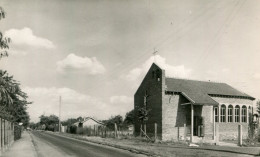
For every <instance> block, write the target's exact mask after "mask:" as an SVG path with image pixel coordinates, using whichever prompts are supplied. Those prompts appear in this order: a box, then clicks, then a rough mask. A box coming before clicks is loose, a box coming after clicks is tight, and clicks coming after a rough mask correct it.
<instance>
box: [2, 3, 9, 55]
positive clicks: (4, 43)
mask: <svg viewBox="0 0 260 157" xmlns="http://www.w3.org/2000/svg"><path fill="white" fill-rule="evenodd" d="M5 14H6V13H5V11H4V9H3V8H2V7H1V6H0V20H1V19H2V18H5ZM10 42H11V39H10V38H7V37H4V36H3V33H2V32H1V31H0V48H1V50H0V59H1V58H2V57H4V56H8V52H7V51H6V49H9V46H8V44H9V43H10Z"/></svg>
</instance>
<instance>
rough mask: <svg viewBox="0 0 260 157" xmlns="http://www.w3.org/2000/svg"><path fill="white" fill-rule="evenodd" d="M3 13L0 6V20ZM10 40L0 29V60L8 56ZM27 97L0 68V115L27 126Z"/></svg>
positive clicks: (17, 83)
mask: <svg viewBox="0 0 260 157" xmlns="http://www.w3.org/2000/svg"><path fill="white" fill-rule="evenodd" d="M5 14H6V13H5V12H4V10H3V8H2V7H0V20H1V19H3V18H5ZM10 41H11V40H10V38H7V37H4V36H3V33H2V32H1V31H0V61H1V59H2V58H3V57H7V56H8V52H7V49H9V46H8V44H9V43H10ZM27 98H28V96H27V94H26V93H25V92H23V91H22V90H21V88H20V83H19V82H18V81H16V80H15V79H14V77H13V76H10V75H9V74H8V72H7V71H6V70H2V69H0V117H1V118H4V119H7V120H9V121H12V122H17V123H23V125H24V126H27V125H28V123H29V120H30V119H29V115H28V113H27V111H26V109H27V105H28V104H31V102H28V101H27Z"/></svg>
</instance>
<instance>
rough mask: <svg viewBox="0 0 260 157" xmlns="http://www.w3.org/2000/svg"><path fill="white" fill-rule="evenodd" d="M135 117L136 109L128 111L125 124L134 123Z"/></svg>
mask: <svg viewBox="0 0 260 157" xmlns="http://www.w3.org/2000/svg"><path fill="white" fill-rule="evenodd" d="M134 117H135V113H134V109H133V110H131V111H129V112H127V113H126V115H125V120H124V124H125V125H130V124H134Z"/></svg>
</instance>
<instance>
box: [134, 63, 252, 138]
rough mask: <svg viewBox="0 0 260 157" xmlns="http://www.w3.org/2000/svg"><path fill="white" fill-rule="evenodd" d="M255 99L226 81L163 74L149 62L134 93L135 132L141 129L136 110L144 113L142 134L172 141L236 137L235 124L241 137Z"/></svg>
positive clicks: (245, 130)
mask: <svg viewBox="0 0 260 157" xmlns="http://www.w3.org/2000/svg"><path fill="white" fill-rule="evenodd" d="M254 100H255V98H253V97H252V96H250V95H248V94H246V93H243V92H241V91H239V90H237V89H235V88H233V87H231V86H230V85H228V84H226V83H216V82H210V81H197V80H187V79H177V78H168V77H165V71H164V70H163V69H161V68H160V67H159V66H157V65H156V64H152V66H151V67H150V69H149V71H148V72H147V74H146V76H145V78H144V79H143V81H142V83H141V85H140V86H139V88H138V89H137V91H136V93H135V95H134V109H135V115H136V116H135V127H134V128H135V135H139V134H140V130H141V128H142V130H144V128H143V127H144V125H142V123H143V122H142V121H140V117H139V110H140V108H143V107H145V108H146V109H147V110H148V111H149V112H148V116H147V117H148V119H147V121H146V122H145V124H146V133H147V135H148V136H150V137H153V136H154V133H155V123H156V126H157V127H156V128H157V129H156V131H157V137H158V138H159V139H160V140H162V141H172V140H181V139H185V140H190V141H191V142H193V141H194V140H198V139H203V140H211V141H214V140H216V137H217V138H218V140H223V139H236V138H237V137H238V125H242V133H243V138H246V137H247V135H248V129H249V119H250V117H251V116H252V111H253V101H254Z"/></svg>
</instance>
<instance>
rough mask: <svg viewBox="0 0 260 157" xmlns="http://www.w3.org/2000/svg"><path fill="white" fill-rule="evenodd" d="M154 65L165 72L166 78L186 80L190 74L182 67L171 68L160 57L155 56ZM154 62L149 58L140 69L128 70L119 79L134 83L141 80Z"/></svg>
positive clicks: (189, 71) (171, 66)
mask: <svg viewBox="0 0 260 157" xmlns="http://www.w3.org/2000/svg"><path fill="white" fill-rule="evenodd" d="M155 57H156V64H157V65H158V66H160V67H161V68H162V69H164V70H165V74H166V76H168V77H179V78H187V77H189V76H190V74H191V71H192V70H191V69H188V68H186V67H185V66H184V65H178V66H173V65H170V64H167V63H166V59H165V58H163V57H161V56H160V55H156V56H155ZM153 62H154V57H153V56H152V57H150V58H149V59H148V60H147V61H145V63H144V64H143V65H141V66H140V67H137V68H134V69H132V70H130V71H129V72H128V73H127V74H126V75H121V78H124V79H126V80H129V81H135V80H138V79H140V78H142V77H143V76H144V75H145V74H146V73H147V71H148V69H149V68H150V66H151V65H152V63H153Z"/></svg>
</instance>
